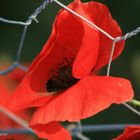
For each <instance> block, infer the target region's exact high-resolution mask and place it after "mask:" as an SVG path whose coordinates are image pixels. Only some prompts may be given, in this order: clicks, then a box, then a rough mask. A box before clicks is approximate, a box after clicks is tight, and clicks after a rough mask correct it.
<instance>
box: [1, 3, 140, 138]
mask: <svg viewBox="0 0 140 140" xmlns="http://www.w3.org/2000/svg"><path fill="white" fill-rule="evenodd" d="M50 3H56V4H58V5H59V6H60V7H62V8H64V9H65V10H67V11H68V12H70V13H71V14H73V15H75V16H77V17H78V18H80V19H81V20H83V21H85V22H86V23H87V24H89V25H91V26H92V27H93V28H95V29H97V30H98V31H100V32H101V33H102V34H104V35H106V36H107V37H108V38H109V39H111V40H112V41H113V43H112V50H111V52H110V58H109V61H108V67H107V73H106V75H107V76H109V75H110V68H111V62H112V57H113V53H114V49H115V45H116V43H117V42H120V41H122V40H127V39H129V38H131V37H133V36H135V35H137V34H138V33H139V32H140V27H137V28H136V29H135V30H133V31H131V32H128V33H126V34H125V35H123V36H118V37H115V38H114V37H113V36H111V35H110V34H108V33H107V32H106V31H104V30H102V29H101V28H100V27H98V26H97V25H95V24H94V23H92V22H91V21H89V20H88V19H86V18H85V17H83V16H82V15H79V14H78V13H76V12H75V11H73V10H71V9H70V8H68V7H67V6H65V5H64V4H63V3H61V2H60V1H58V0H45V1H44V2H43V3H42V4H41V5H40V6H39V7H38V8H37V9H36V10H35V12H34V13H33V14H31V15H30V16H29V17H28V19H27V20H26V21H25V22H23V21H14V20H9V19H4V18H2V17H0V22H2V23H5V24H14V25H20V26H23V31H22V34H21V38H20V43H19V46H18V49H17V54H16V59H15V61H14V63H13V64H12V65H11V66H10V67H9V68H7V69H5V70H0V75H6V74H8V73H10V72H11V71H13V70H14V69H15V68H16V67H19V68H20V69H22V70H23V71H27V70H28V69H27V67H25V66H23V65H22V64H21V63H20V61H21V60H20V58H21V52H22V49H23V46H24V41H25V37H26V33H27V30H28V27H29V26H30V25H31V24H32V22H33V20H34V21H35V22H37V23H38V20H37V16H38V15H39V14H40V13H41V12H42V11H43V9H45V8H46V6H47V5H48V4H50ZM123 105H124V106H125V107H127V108H128V109H129V110H130V111H132V112H133V113H135V114H136V115H138V116H140V112H138V111H137V110H136V109H135V108H133V107H132V106H130V105H129V104H127V103H123ZM0 112H2V113H4V114H6V115H7V116H8V117H9V118H11V119H12V120H14V121H15V122H17V123H18V124H20V125H21V126H23V128H24V129H14V128H13V129H6V130H0V133H1V132H2V133H9V134H10V133H14V134H16V133H21V134H23V133H24V134H26V133H31V134H33V133H34V132H33V130H32V129H30V128H29V127H28V125H27V122H25V121H24V120H22V119H21V118H19V117H18V116H16V115H15V114H13V113H11V112H10V111H9V110H7V109H6V108H4V107H2V106H0ZM126 125H138V124H109V125H82V124H81V122H78V123H77V126H76V127H75V128H74V129H72V134H73V135H75V136H77V137H78V138H80V139H81V140H89V138H88V137H86V136H84V135H83V134H82V133H83V132H91V131H94V132H96V131H99V132H100V131H113V130H115V131H116V130H122V129H124V127H125V126H126Z"/></svg>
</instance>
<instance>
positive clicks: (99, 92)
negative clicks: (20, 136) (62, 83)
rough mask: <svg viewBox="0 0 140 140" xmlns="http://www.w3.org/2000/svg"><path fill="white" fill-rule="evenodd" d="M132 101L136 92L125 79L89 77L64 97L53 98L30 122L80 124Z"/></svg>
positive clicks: (69, 90) (67, 91)
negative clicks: (108, 109) (84, 120)
mask: <svg viewBox="0 0 140 140" xmlns="http://www.w3.org/2000/svg"><path fill="white" fill-rule="evenodd" d="M132 97H133V90H132V87H131V84H130V82H129V81H128V80H126V79H122V78H115V77H107V76H87V77H85V78H83V79H82V80H80V81H79V82H78V83H77V84H75V85H74V86H73V87H71V88H69V89H68V90H66V91H65V92H64V93H61V94H59V95H58V96H55V95H54V99H52V100H51V102H48V103H47V104H46V105H45V106H43V107H40V108H39V109H37V111H36V112H35V113H34V115H33V117H32V121H31V122H32V124H34V123H36V122H38V123H41V122H42V121H43V122H45V123H49V122H52V121H65V120H68V121H79V120H80V119H84V118H87V117H90V116H92V115H95V114H97V113H98V112H100V111H102V110H104V109H106V108H108V107H109V106H110V105H111V104H113V103H116V104H120V103H122V102H126V101H129V100H130V99H132ZM58 112H59V113H58Z"/></svg>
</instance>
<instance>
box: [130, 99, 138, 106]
mask: <svg viewBox="0 0 140 140" xmlns="http://www.w3.org/2000/svg"><path fill="white" fill-rule="evenodd" d="M129 103H130V104H132V105H134V106H140V101H138V100H135V99H132V100H131V101H129Z"/></svg>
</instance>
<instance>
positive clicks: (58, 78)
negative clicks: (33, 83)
mask: <svg viewBox="0 0 140 140" xmlns="http://www.w3.org/2000/svg"><path fill="white" fill-rule="evenodd" d="M78 81H79V79H76V78H74V77H73V76H72V67H71V63H67V64H64V65H60V67H59V68H58V71H57V74H56V75H54V76H52V77H51V78H50V79H49V80H48V81H47V83H46V88H47V91H48V92H53V91H59V90H65V89H67V88H69V87H71V86H72V85H74V84H75V83H76V82H78Z"/></svg>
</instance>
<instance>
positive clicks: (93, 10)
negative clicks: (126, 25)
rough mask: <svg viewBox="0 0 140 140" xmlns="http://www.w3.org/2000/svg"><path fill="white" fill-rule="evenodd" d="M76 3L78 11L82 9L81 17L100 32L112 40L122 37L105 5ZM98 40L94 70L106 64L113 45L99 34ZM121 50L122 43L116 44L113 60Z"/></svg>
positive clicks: (92, 2)
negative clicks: (94, 25)
mask: <svg viewBox="0 0 140 140" xmlns="http://www.w3.org/2000/svg"><path fill="white" fill-rule="evenodd" d="M76 2H77V5H78V6H77V8H79V7H80V9H82V10H81V11H82V12H81V13H82V15H83V16H84V17H86V18H87V19H89V20H90V21H91V22H93V23H95V24H96V25H97V26H99V27H100V28H101V29H102V30H104V31H106V32H107V33H108V34H110V35H111V36H112V37H114V38H115V37H117V36H121V35H122V33H121V29H120V27H119V25H118V23H117V22H116V21H115V20H114V19H113V18H112V16H111V14H110V12H109V9H108V8H107V6H106V5H104V4H101V3H99V2H94V1H91V2H86V3H81V2H79V0H78V1H76ZM99 38H100V40H99V42H100V43H99V46H100V47H99V54H98V59H97V63H96V66H95V70H99V69H100V68H102V67H103V66H105V65H106V64H107V63H108V60H109V57H110V52H111V48H112V43H113V41H112V40H111V39H110V38H108V37H107V36H106V35H104V34H103V33H101V32H100V34H99ZM123 48H124V41H120V42H118V43H116V47H115V51H114V55H113V60H114V59H115V58H116V57H118V56H119V55H120V53H121V52H122V50H123Z"/></svg>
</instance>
